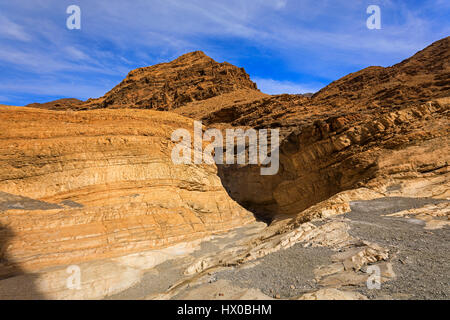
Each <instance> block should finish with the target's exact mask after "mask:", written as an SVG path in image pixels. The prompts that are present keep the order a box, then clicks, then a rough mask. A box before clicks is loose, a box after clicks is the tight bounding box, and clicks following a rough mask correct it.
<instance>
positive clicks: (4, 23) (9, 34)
mask: <svg viewBox="0 0 450 320" xmlns="http://www.w3.org/2000/svg"><path fill="white" fill-rule="evenodd" d="M0 37H5V38H9V39H14V40H20V41H30V40H31V37H30V36H29V35H28V33H26V32H25V30H24V28H23V27H22V26H20V25H18V24H17V23H15V22H13V21H11V20H10V19H8V18H7V17H5V16H3V15H0Z"/></svg>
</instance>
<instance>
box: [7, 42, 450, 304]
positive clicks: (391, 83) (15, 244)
mask: <svg viewBox="0 0 450 320" xmlns="http://www.w3.org/2000/svg"><path fill="white" fill-rule="evenodd" d="M449 54H450V38H449V37H447V38H445V39H442V40H440V41H438V42H436V43H434V44H432V45H431V46H429V47H428V48H426V49H424V50H422V51H420V52H419V53H417V54H416V55H414V56H413V57H411V58H409V59H407V60H405V61H403V62H401V63H399V64H397V65H394V66H392V67H389V68H382V67H369V68H366V69H364V70H361V71H359V72H356V73H353V74H350V75H348V76H346V77H344V78H342V79H339V80H337V81H335V82H333V83H331V84H330V85H329V86H327V87H325V88H324V89H322V90H320V91H319V92H318V93H316V94H314V95H312V96H310V95H307V96H305V95H279V96H268V95H266V94H263V93H261V92H260V91H258V90H257V88H256V85H255V84H254V83H253V82H252V81H251V80H250V78H249V76H248V75H247V74H246V73H245V71H244V70H243V69H240V68H237V67H235V66H232V65H230V64H228V63H217V62H215V61H214V60H212V59H211V58H209V57H207V56H205V55H204V54H203V53H202V52H193V53H190V54H186V55H184V56H182V57H180V58H178V59H176V60H174V61H172V62H169V63H163V64H159V65H156V66H152V67H146V68H140V69H137V70H134V71H132V72H130V73H129V75H128V76H127V78H126V79H124V81H122V82H121V83H120V84H119V85H118V86H116V87H115V88H113V89H112V90H111V91H110V92H108V93H106V94H105V96H104V97H102V98H99V99H89V100H88V101H85V102H83V101H79V100H74V99H62V100H58V101H54V102H50V103H48V104H33V105H32V106H33V107H37V108H39V109H37V108H17V107H2V108H1V109H0V141H1V143H0V164H1V167H0V168H1V169H0V228H1V229H0V277H10V278H9V279H7V281H9V283H10V285H11V286H12V287H14V286H15V283H16V282H15V281H19V280H20V279H21V278H20V279H19V278H17V277H11V276H13V275H14V274H16V273H24V272H28V271H35V270H42V268H44V267H53V266H57V265H62V266H64V265H67V264H71V263H81V264H85V268H86V269H87V270H90V271H89V272H88V274H89V275H90V278H89V281H91V282H89V283H90V285H89V286H90V289H89V290H90V291H89V292H90V293H86V295H81V297H83V298H86V297H101V296H102V295H109V294H114V293H116V292H115V291H114V290H112V289H111V288H110V287H114V286H117V288H120V290H124V289H126V288H127V287H128V286H131V285H132V284H133V283H136V282H137V281H139V279H140V277H141V276H142V270H144V269H145V268H150V267H153V266H154V265H155V263H153V262H152V263H149V262H148V260H146V259H147V258H146V257H150V256H151V257H154V256H155V255H154V252H150V253H148V252H147V251H148V250H151V249H158V248H166V247H169V246H172V245H176V244H182V243H187V242H189V241H193V240H198V239H202V238H205V237H208V236H210V235H211V234H214V233H221V232H224V231H227V230H230V229H233V228H235V227H238V226H242V225H244V224H247V223H250V222H254V221H255V217H254V216H253V214H255V215H256V216H257V217H259V218H262V219H263V220H265V221H268V222H271V224H270V226H268V227H267V228H265V225H263V224H261V223H254V224H252V225H251V228H253V231H254V233H251V234H246V235H245V236H242V237H240V236H239V237H236V238H233V241H237V242H239V243H237V244H236V245H232V246H230V245H229V244H227V246H223V247H220V248H218V249H217V250H210V251H209V252H208V254H206V255H204V256H201V257H196V259H194V261H191V260H188V261H185V262H184V263H185V264H183V267H185V270H181V271H183V272H184V273H183V272H182V273H183V276H182V277H181V278H180V279H177V281H179V282H177V283H170V289H169V290H167V292H166V291H164V292H159V293H160V294H153V295H151V297H152V298H155V297H156V298H161V297H163V298H164V297H173V296H175V295H176V294H179V293H180V290H179V289H180V288H184V287H186V286H188V285H189V284H190V283H192V282H191V281H192V279H191V278H189V277H196V275H205V274H206V273H207V272H208V270H209V269H215V268H222V267H227V266H229V265H234V266H237V265H241V264H244V263H247V262H249V261H254V260H257V259H259V258H263V257H265V256H267V255H269V254H272V253H275V252H277V251H280V250H285V249H288V248H291V247H293V246H294V245H296V244H298V243H302V244H304V245H305V246H313V247H314V246H318V247H327V248H332V249H333V250H340V251H342V252H343V253H342V254H341V255H336V256H334V258H333V259H335V260H333V261H334V262H333V264H332V265H325V266H323V268H322V269H317V270H316V278H317V281H318V282H320V281H323V283H325V284H324V285H325V286H330V287H333V286H334V287H336V283H338V287H340V286H344V285H345V284H349V285H356V284H359V283H361V281H364V279H366V278H367V275H364V276H361V274H356V273H357V272H360V271H361V270H362V269H363V268H364V267H365V266H367V265H368V264H370V263H377V264H379V265H380V266H382V267H383V268H384V269H383V270H384V271H383V272H385V276H386V279H388V278H389V279H390V278H392V277H394V276H395V273H394V272H390V270H388V269H389V266H390V264H389V263H390V262H389V261H388V260H390V259H391V257H392V254H391V253H392V252H391V251H389V250H388V249H386V248H384V247H382V246H380V245H378V244H376V243H372V242H370V241H362V240H360V239H359V238H357V237H354V236H351V235H350V234H349V233H348V230H349V228H350V227H349V223H351V221H350V222H349V221H347V220H345V219H342V220H339V221H337V220H336V221H335V220H333V221H326V223H325V224H323V225H321V226H316V225H314V224H313V223H311V221H314V220H316V219H322V220H323V219H327V218H330V217H333V216H335V215H340V214H344V213H347V212H350V211H351V208H350V203H351V202H352V201H363V200H369V199H376V198H383V197H412V198H415V197H426V198H432V199H448V198H449V197H450V186H449V181H450V179H449V176H450V173H449V159H450V141H449V130H450V126H449V123H450V121H449V107H450V87H449V81H450V65H449V61H450V57H449ZM45 109H54V110H45ZM90 109H102V110H90ZM133 109H154V110H164V112H160V111H154V110H133ZM193 120H202V121H203V124H205V125H207V126H209V127H214V128H222V129H223V128H231V127H235V128H236V127H240V128H250V127H252V128H256V129H260V128H280V131H281V144H280V170H279V172H278V173H277V174H276V175H273V176H261V175H260V168H259V167H258V166H257V165H239V166H237V165H218V166H215V165H174V164H173V163H172V161H171V159H170V153H171V150H172V148H173V146H174V144H173V143H172V142H171V141H170V136H171V133H172V132H173V131H174V130H175V129H179V128H186V129H188V130H190V131H191V132H192V127H193V126H192V123H193ZM439 201H441V200H439ZM405 215H406V216H410V215H417V217H418V218H417V219H416V220H419V221H425V222H423V223H424V224H425V223H426V227H427V229H430V230H434V229H438V228H442V227H446V226H447V225H448V221H444V220H445V219H447V220H448V205H447V204H446V203H436V204H434V203H433V204H430V205H429V206H427V207H423V208H417V209H411V208H409V209H407V210H406V211H405V210H404V211H400V212H399V213H395V216H396V217H403V216H405ZM355 247H356V248H355ZM173 250H174V251H177V250H178V249H173ZM219 251H220V252H219ZM134 254H138V255H141V256H139V257H137V256H134ZM190 258H192V259H193V257H190ZM99 259H110V260H107V262H105V261H106V260H102V261H103V262H99ZM111 259H115V260H111ZM164 259H165V258H161V259H160V258H158V259H156V260H158V263H160V262H162V261H164ZM119 260H120V261H119ZM90 261H91V262H92V261H93V262H92V264H91V263H90ZM117 261H119V262H120V263H118V264H116V263H117ZM99 266H101V267H99ZM61 268H62V267H61ZM97 268H103V269H102V270H110V271H111V274H120V272H122V271H123V272H124V274H128V275H130V276H129V279H132V280H126V281H125V280H123V281H122V280H120V281H122V282H120V281H119V280H117V281H119V282H120V283H118V282H114V281H115V280H112V278H108V279H107V280H105V281H106V282H105V283H106V284H103V285H99V284H98V281H99V279H100V278H101V277H100V276H98V275H96V273H95V270H97ZM137 269H138V271H136V270H137ZM113 270H114V271H113ZM124 270H125V271H124ZM179 271H180V270H177V272H179ZM388 271H389V272H388ZM55 272H56V271H55ZM55 272H54V273H45V275H44V276H43V277H41V278H39V279H41V280H39V281H41V282H39V283H41V285H40V287H41V288H44V289H43V290H44V291H45V290H47V291H51V288H53V285H54V283H53V282H52V281H54V280H52V279H56V278H55V277H60V274H63V273H64V272H63V269H58V270H57V272H56V273H55ZM18 279H19V280H18ZM42 279H44V280H42ZM58 279H59V278H58ZM55 281H56V280H55ZM58 281H59V280H58ZM386 281H387V280H386ZM219 284H220V285H219ZM219 284H217V285H213V286H211V290H222V289H221V288H222V287H227V286H229V282H226V281H222V282H220V283H219ZM0 285H1V284H0ZM57 286H58V288H59V289H58V290H62V291H61V292H62V293H61V292H59V291H58V292H56V291H55V292H56V293H55V292H53V296H52V297H57V298H61V297H71V298H73V297H80V296H76V295H73V294H69V295H67V293H66V292H64V289H63V288H62V287H61V286H62V285H61V283H59V282H58V285H57ZM97 286H98V287H97ZM102 286H103V287H102ZM107 286H109V287H108V288H106V287H107ZM93 288H94V289H93ZM98 288H103V289H104V290H103V289H101V290H100V289H98ZM91 289H92V290H91ZM110 289H111V290H110ZM241 289H242V288H241ZM241 289H237V288H235V287H233V288H231V289H230V290H231V291H232V292H234V293H233V294H234V295H232V296H244V297H246V296H259V297H261V296H263V297H266V296H265V295H263V294H261V293H260V292H259V291H258V292H256V291H252V292H248V291H246V289H242V290H244V291H242V290H241ZM55 290H56V289H55ZM164 290H166V288H164ZM197 296H198V292H197V291H195V292H192V293H189V292H188V293H187V295H186V297H197ZM0 297H1V291H0ZM149 297H150V296H149ZM323 297H341V298H365V296H362V295H360V294H355V293H351V292H347V291H339V290H336V289H330V288H326V289H323V290H322V291H320V290H319V291H316V292H309V293H307V294H305V295H303V296H301V297H300V298H302V299H319V298H323Z"/></svg>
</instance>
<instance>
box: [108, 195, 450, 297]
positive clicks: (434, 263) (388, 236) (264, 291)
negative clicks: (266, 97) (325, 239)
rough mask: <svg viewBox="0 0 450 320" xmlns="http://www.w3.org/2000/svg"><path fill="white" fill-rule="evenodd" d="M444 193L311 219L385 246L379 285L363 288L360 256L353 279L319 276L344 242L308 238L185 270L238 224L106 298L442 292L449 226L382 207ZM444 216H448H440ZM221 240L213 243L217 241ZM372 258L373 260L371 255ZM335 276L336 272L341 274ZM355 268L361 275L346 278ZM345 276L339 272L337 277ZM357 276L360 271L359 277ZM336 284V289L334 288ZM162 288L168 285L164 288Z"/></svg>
mask: <svg viewBox="0 0 450 320" xmlns="http://www.w3.org/2000/svg"><path fill="white" fill-rule="evenodd" d="M449 203H450V202H449V201H446V200H436V199H430V198H428V199H427V198H422V199H420V198H419V199H415V198H399V197H389V198H379V199H374V200H367V201H354V202H352V203H351V212H349V213H346V214H345V215H344V216H339V217H332V218H327V219H321V220H318V221H313V223H314V224H315V225H317V226H323V225H327V224H330V223H333V222H336V221H339V222H344V223H345V224H347V225H348V226H349V229H348V233H349V235H350V236H353V237H355V238H357V239H360V240H362V241H368V242H370V243H377V244H378V245H380V246H382V247H383V248H386V249H387V250H388V252H389V255H388V258H387V259H386V261H388V263H389V268H390V270H389V273H390V274H389V279H386V281H382V283H381V286H380V288H379V289H377V288H375V289H373V288H372V289H368V287H367V284H366V281H365V280H366V279H367V276H368V275H367V266H368V265H370V264H371V263H369V264H367V265H366V266H365V267H363V268H361V269H360V270H358V271H357V272H355V274H354V278H353V279H350V278H349V279H347V280H348V281H347V283H340V284H339V285H336V284H332V283H324V282H323V281H321V280H320V277H318V274H320V273H319V272H318V271H320V270H321V269H323V267H326V266H330V265H333V262H335V261H336V259H335V255H336V253H340V252H345V251H346V250H348V248H346V247H345V246H344V247H341V248H339V249H337V248H336V247H333V246H311V244H310V243H308V242H306V243H305V242H300V243H297V244H295V245H294V246H292V247H290V248H287V249H284V250H280V251H276V252H273V253H270V254H268V255H266V256H264V257H262V258H259V259H256V260H254V261H249V262H246V263H243V264H239V265H235V266H231V267H227V268H220V269H219V270H215V271H211V272H207V273H205V274H203V275H202V276H200V277H197V276H194V277H192V278H190V279H189V278H186V276H185V275H183V274H184V271H185V269H186V266H188V265H189V263H190V262H191V263H192V258H199V257H201V256H204V255H208V254H210V253H211V252H218V253H217V254H219V255H220V252H221V251H222V252H223V251H225V250H226V249H227V248H228V249H229V248H232V247H233V246H234V245H235V244H236V242H238V241H239V240H242V239H243V238H245V237H246V236H248V232H249V230H250V229H248V228H242V229H238V230H236V231H235V233H234V234H233V235H232V236H229V237H218V238H216V239H215V240H214V241H212V242H206V243H204V244H203V245H202V246H201V247H200V248H199V250H198V251H196V252H195V253H194V254H192V256H190V257H189V258H183V259H182V260H178V261H176V262H174V261H168V262H166V263H163V264H161V265H159V266H157V267H156V268H155V270H153V271H152V272H149V273H147V274H146V275H145V276H144V278H143V279H142V281H141V282H140V283H139V284H138V285H136V286H134V287H132V288H130V289H128V290H126V291H124V292H121V293H120V294H117V295H114V296H111V297H109V299H130V298H131V299H141V298H144V297H146V298H156V297H158V295H157V293H162V292H165V291H167V292H170V291H174V292H172V294H171V298H174V299H184V298H186V299H187V298H192V297H196V298H200V297H201V296H202V295H203V296H204V298H221V297H223V298H229V297H230V296H236V295H238V294H241V295H244V296H250V297H252V298H257V299H268V298H281V299H298V298H314V294H317V293H318V292H319V293H323V294H324V296H322V298H331V299H333V298H340V295H339V294H341V293H342V292H344V293H346V294H347V295H348V294H349V293H351V294H353V296H352V297H356V298H367V299H448V298H449V295H450V285H449V284H450V274H449V271H450V250H449V249H450V248H449V246H450V234H449V230H448V227H443V228H440V229H433V230H427V229H425V228H424V227H425V226H426V224H425V222H424V221H422V220H419V219H416V218H414V217H411V218H404V217H391V216H388V215H389V214H392V213H396V212H401V211H403V210H410V209H414V208H422V207H424V206H425V205H430V204H433V205H437V204H445V205H448V204H449ZM446 219H447V218H446ZM218 244H220V245H218ZM374 265H377V263H375V264H374ZM341 276H342V275H341ZM359 276H362V281H358V280H357V281H356V282H355V281H353V280H355V279H357V277H359ZM183 278H184V281H185V282H187V283H189V284H188V285H185V286H184V287H183V286H182V287H181V288H180V289H179V290H173V285H174V284H175V283H179V282H180V280H181V279H183ZM344 278H345V277H344V276H342V279H344ZM360 280H361V279H360ZM336 288H338V289H339V291H337V289H336ZM167 289H169V290H167Z"/></svg>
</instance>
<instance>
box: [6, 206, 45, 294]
mask: <svg viewBox="0 0 450 320" xmlns="http://www.w3.org/2000/svg"><path fill="white" fill-rule="evenodd" d="M0 214H1V211H0ZM14 236H15V235H14V232H13V231H12V230H11V229H10V228H9V227H7V226H4V225H2V224H0V300H44V299H45V296H44V295H43V294H41V293H40V292H39V290H38V289H37V286H36V281H37V279H38V276H37V275H35V274H30V273H26V272H25V271H24V270H23V269H22V268H21V267H20V266H19V265H18V264H17V263H15V262H14V259H13V258H11V257H9V255H8V246H9V244H10V242H11V241H12V240H13V239H14Z"/></svg>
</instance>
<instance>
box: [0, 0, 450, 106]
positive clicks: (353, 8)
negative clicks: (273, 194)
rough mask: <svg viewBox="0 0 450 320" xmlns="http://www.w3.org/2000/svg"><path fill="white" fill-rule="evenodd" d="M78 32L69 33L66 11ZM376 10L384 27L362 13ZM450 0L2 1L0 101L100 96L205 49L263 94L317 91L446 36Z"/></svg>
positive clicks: (18, 102)
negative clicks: (131, 77)
mask: <svg viewBox="0 0 450 320" xmlns="http://www.w3.org/2000/svg"><path fill="white" fill-rule="evenodd" d="M73 4H75V5H78V6H80V8H81V30H69V29H67V27H66V19H67V18H68V16H69V15H68V14H67V13H66V9H67V7H68V6H69V5H73ZM371 4H375V5H378V6H380V8H381V27H382V28H381V30H369V29H368V28H367V27H366V20H367V18H368V17H369V14H367V13H366V9H367V7H368V6H369V5H371ZM449 17H450V1H448V0H429V1H396V0H391V1H389V0H378V1H377V0H370V1H362V0H361V1H359V0H350V1H349V0H345V1H339V0H248V1H247V0H221V1H215V0H133V1H125V0H121V1H119V0H108V1H100V0H84V1H80V0H78V1H77V0H68V1H66V0H27V1H25V0H14V1H2V3H1V4H0V103H1V104H11V105H24V104H27V103H31V102H45V101H49V100H53V99H58V98H66V97H75V98H79V99H83V100H84V99H87V98H90V97H93V98H95V97H99V96H102V95H103V94H104V93H106V92H107V91H108V90H110V89H111V88H112V87H114V86H115V85H116V84H117V83H119V82H120V81H121V80H122V79H123V78H124V77H125V76H126V75H127V73H128V72H129V71H130V70H132V69H135V68H138V67H143V66H148V65H152V64H156V63H160V62H166V61H170V60H172V59H174V58H176V57H177V56H179V55H181V54H183V53H186V52H190V51H194V50H202V51H204V52H205V53H206V54H207V55H209V56H211V57H212V58H213V59H215V60H216V61H219V62H222V61H228V62H230V63H232V64H235V65H237V66H239V67H244V68H245V69H246V71H247V72H248V73H249V74H250V76H251V78H252V80H253V81H255V82H256V83H257V84H258V87H259V88H260V89H261V90H262V91H263V92H266V93H271V94H277V93H304V92H313V91H316V90H318V89H320V88H322V87H323V86H325V85H327V84H328V83H330V82H331V81H333V80H336V79H338V78H340V77H342V76H344V75H346V74H348V73H350V72H354V71H357V70H360V69H362V68H365V67H367V66H371V65H381V66H390V65H392V64H395V63H397V62H400V61H401V60H403V59H405V58H407V57H409V56H411V55H412V54H414V53H415V52H416V51H418V50H421V49H423V48H424V47H426V46H427V45H429V44H431V43H432V42H434V41H436V40H439V39H441V38H443V37H446V36H448V35H450V23H449Z"/></svg>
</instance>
